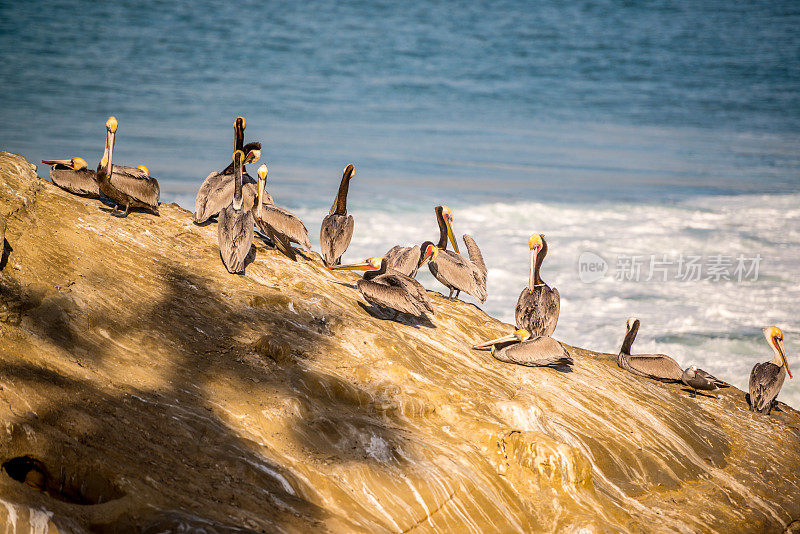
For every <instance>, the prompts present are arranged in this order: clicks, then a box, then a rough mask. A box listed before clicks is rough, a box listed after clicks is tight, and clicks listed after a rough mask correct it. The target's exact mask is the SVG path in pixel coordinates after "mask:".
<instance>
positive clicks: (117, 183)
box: [110, 165, 161, 207]
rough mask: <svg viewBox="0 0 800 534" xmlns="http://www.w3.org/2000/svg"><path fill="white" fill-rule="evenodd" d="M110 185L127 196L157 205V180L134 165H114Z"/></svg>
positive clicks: (158, 193) (158, 190) (158, 191)
mask: <svg viewBox="0 0 800 534" xmlns="http://www.w3.org/2000/svg"><path fill="white" fill-rule="evenodd" d="M113 167H114V170H113V172H112V173H111V180H110V181H111V185H112V186H113V187H114V188H116V189H117V190H118V191H121V192H122V193H124V194H126V195H127V196H129V197H131V198H133V199H134V200H138V201H139V202H142V203H143V204H147V205H148V206H153V207H157V206H158V199H159V197H160V196H161V188H160V187H159V186H158V180H156V179H155V178H153V177H152V176H148V175H147V174H146V173H145V172H144V171H142V170H141V169H137V168H136V167H125V166H122V165H114V166H113Z"/></svg>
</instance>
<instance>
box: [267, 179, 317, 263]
mask: <svg viewBox="0 0 800 534" xmlns="http://www.w3.org/2000/svg"><path fill="white" fill-rule="evenodd" d="M266 183H267V166H266V165H262V166H261V167H259V168H258V194H257V198H256V209H255V222H256V224H257V225H258V228H259V230H261V231H262V232H264V233H265V234H267V236H269V238H270V239H271V240H272V242H273V243H275V247H277V248H278V250H280V251H281V252H283V253H284V254H285V255H286V256H287V257H289V258H290V259H292V260H296V259H297V257H296V256H295V253H294V249H293V248H292V247H291V245H290V243H297V244H299V245H300V246H302V247H303V248H304V249H306V250H311V241H309V239H308V230H306V227H305V225H304V224H303V221H301V220H300V218H299V217H298V216H297V215H295V214H294V213H292V212H291V211H289V210H285V209H283V208H279V207H278V206H275V205H274V204H273V203H272V197H270V198H269V202H262V197H263V195H264V186H265V184H266ZM267 194H269V193H267Z"/></svg>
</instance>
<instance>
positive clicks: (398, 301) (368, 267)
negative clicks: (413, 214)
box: [328, 245, 438, 318]
mask: <svg viewBox="0 0 800 534" xmlns="http://www.w3.org/2000/svg"><path fill="white" fill-rule="evenodd" d="M437 254H438V250H437V249H436V247H434V246H433V245H430V246H429V247H428V248H427V250H426V252H425V255H424V256H423V257H422V258H421V260H420V263H425V262H427V261H430V260H431V259H432V258H435V257H436V255H437ZM328 269H342V270H352V271H366V272H365V273H364V277H363V278H361V279H360V280H359V281H358V282H357V283H356V286H357V287H358V290H359V291H360V292H361V295H363V297H364V299H366V301H367V302H369V303H370V304H375V305H376V306H381V307H385V308H392V309H394V310H395V311H396V312H397V313H395V318H397V314H398V313H408V314H410V315H416V316H422V315H423V314H425V312H430V314H431V315H434V314H435V312H434V311H433V306H432V305H431V301H430V298H428V292H427V291H426V290H425V288H424V287H422V284H420V283H419V282H417V281H416V280H415V279H413V278H411V277H410V276H406V275H404V274H403V273H399V272H397V271H392V270H390V269H388V268H387V263H386V262H385V261H383V258H377V257H376V258H368V259H366V260H364V261H363V262H361V263H353V264H349V265H331V266H328Z"/></svg>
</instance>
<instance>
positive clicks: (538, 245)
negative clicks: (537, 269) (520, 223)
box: [528, 234, 544, 252]
mask: <svg viewBox="0 0 800 534" xmlns="http://www.w3.org/2000/svg"><path fill="white" fill-rule="evenodd" d="M543 246H544V234H533V235H532V236H531V237H530V239H528V248H529V249H531V250H535V251H537V252H538V251H540V250H542V247H543Z"/></svg>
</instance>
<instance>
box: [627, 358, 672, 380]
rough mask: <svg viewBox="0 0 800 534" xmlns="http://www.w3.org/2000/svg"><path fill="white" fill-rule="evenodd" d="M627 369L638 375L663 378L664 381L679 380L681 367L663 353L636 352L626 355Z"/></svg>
mask: <svg viewBox="0 0 800 534" xmlns="http://www.w3.org/2000/svg"><path fill="white" fill-rule="evenodd" d="M626 359H627V363H628V367H627V369H628V370H629V371H631V372H632V373H634V374H638V375H639V376H645V377H647V378H654V379H656V380H663V381H665V382H680V381H681V377H682V376H683V369H681V366H680V365H678V362H676V361H675V360H673V359H672V358H670V357H669V356H667V355H665V354H638V355H636V356H626Z"/></svg>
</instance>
